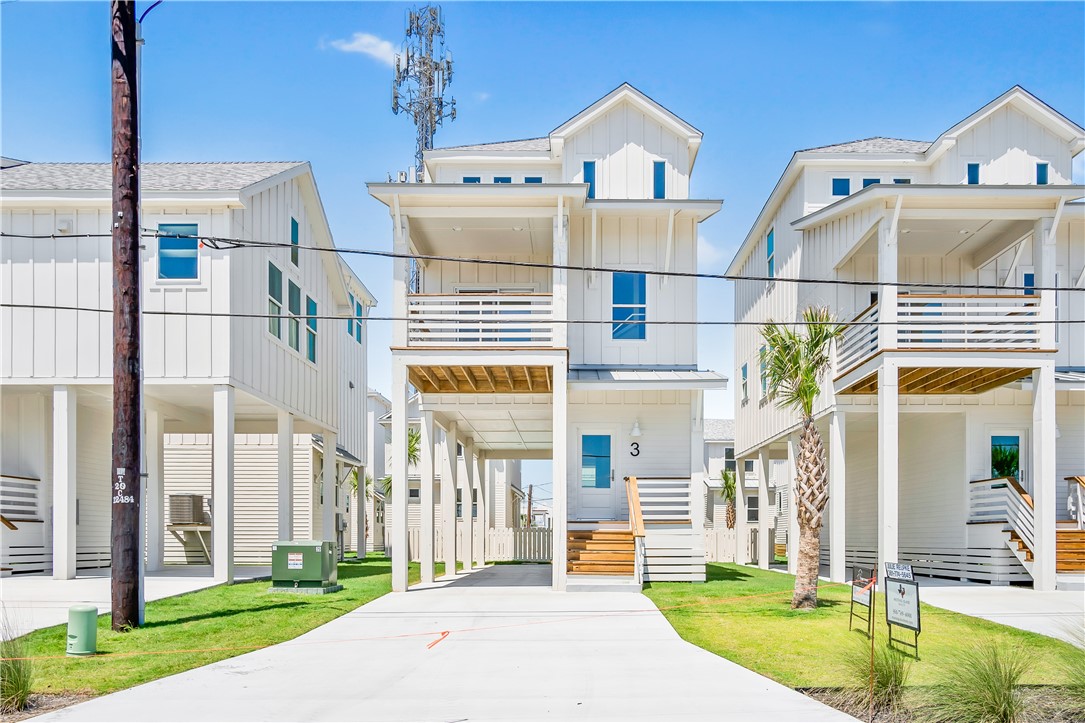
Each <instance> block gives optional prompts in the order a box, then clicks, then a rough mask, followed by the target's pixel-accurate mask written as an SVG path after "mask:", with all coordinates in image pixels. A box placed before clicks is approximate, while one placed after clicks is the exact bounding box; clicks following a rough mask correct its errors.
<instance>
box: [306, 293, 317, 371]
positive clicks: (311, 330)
mask: <svg viewBox="0 0 1085 723" xmlns="http://www.w3.org/2000/svg"><path fill="white" fill-rule="evenodd" d="M305 315H306V316H307V317H308V318H307V319H306V320H305V356H306V357H308V359H309V361H311V362H313V363H314V364H315V363H316V302H315V301H313V300H312V299H310V298H309V297H308V296H306V297H305Z"/></svg>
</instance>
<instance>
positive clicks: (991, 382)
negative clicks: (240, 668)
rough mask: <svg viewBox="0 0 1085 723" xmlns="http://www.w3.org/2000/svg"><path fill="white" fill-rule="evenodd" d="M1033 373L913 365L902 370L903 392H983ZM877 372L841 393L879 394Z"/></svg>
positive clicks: (981, 368) (1005, 369) (1019, 369)
mask: <svg viewBox="0 0 1085 723" xmlns="http://www.w3.org/2000/svg"><path fill="white" fill-rule="evenodd" d="M1031 373H1032V369H1030V368H1024V369H1021V368H1006V367H980V368H961V367H913V368H902V369H901V370H900V382H899V392H900V394H982V393H983V392H987V391H990V390H992V389H996V388H998V387H1001V386H1003V385H1005V384H1009V383H1010V382H1015V381H1017V380H1018V379H1021V378H1022V377H1027V376H1028V375H1029V374H1031ZM877 393H878V374H877V372H875V373H873V374H871V375H869V376H867V377H864V378H863V379H860V380H859V381H857V382H855V383H853V384H852V385H851V386H849V387H848V388H846V389H844V390H842V391H840V392H839V394H877Z"/></svg>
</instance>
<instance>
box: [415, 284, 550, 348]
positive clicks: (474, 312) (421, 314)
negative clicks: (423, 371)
mask: <svg viewBox="0 0 1085 723" xmlns="http://www.w3.org/2000/svg"><path fill="white" fill-rule="evenodd" d="M553 321H554V306H553V295H552V294H410V295H408V296H407V346H408V347H410V348H417V349H456V350H458V351H462V350H465V349H510V348H511V349H525V348H527V349H539V348H543V349H552V348H554V324H553Z"/></svg>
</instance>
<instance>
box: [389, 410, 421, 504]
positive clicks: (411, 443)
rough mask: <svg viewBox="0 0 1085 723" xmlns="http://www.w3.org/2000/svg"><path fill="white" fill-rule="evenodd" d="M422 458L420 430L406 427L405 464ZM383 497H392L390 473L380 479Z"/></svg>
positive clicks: (412, 463)
mask: <svg viewBox="0 0 1085 723" xmlns="http://www.w3.org/2000/svg"><path fill="white" fill-rule="evenodd" d="M421 459H422V430H420V429H417V428H415V427H409V428H408V429H407V465H408V466H410V465H415V464H418V462H419V461H420V460H421ZM380 483H381V489H382V490H383V491H384V499H386V500H390V499H392V475H390V474H386V475H384V476H383V477H381V480H380Z"/></svg>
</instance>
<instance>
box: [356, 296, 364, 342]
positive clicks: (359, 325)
mask: <svg viewBox="0 0 1085 723" xmlns="http://www.w3.org/2000/svg"><path fill="white" fill-rule="evenodd" d="M354 315H355V316H356V317H358V321H357V323H355V324H354V341H356V342H358V343H359V344H361V343H362V316H363V313H362V302H360V301H355V302H354Z"/></svg>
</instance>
